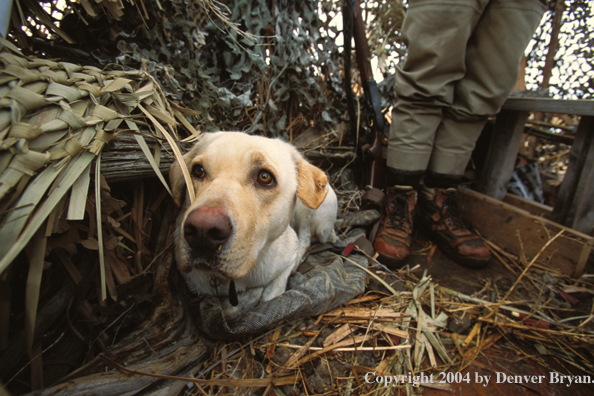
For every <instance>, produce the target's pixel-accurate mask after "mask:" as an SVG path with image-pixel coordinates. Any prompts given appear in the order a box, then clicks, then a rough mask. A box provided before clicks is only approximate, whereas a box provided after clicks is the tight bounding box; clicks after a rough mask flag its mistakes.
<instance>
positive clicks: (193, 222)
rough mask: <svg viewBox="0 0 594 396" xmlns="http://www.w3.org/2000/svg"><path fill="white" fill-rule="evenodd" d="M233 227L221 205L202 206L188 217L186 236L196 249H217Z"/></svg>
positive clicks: (185, 226) (185, 227) (185, 224)
mask: <svg viewBox="0 0 594 396" xmlns="http://www.w3.org/2000/svg"><path fill="white" fill-rule="evenodd" d="M232 230H233V227H232V225H231V220H230V219H229V216H228V215H227V213H226V212H225V211H224V210H223V209H221V208H219V207H200V208H197V209H194V210H193V211H192V212H190V213H189V214H188V216H187V217H186V221H185V223H184V237H185V239H186V241H187V242H188V244H189V245H190V246H191V247H192V248H194V249H201V250H206V251H211V252H212V251H215V250H217V249H219V248H220V247H221V245H223V243H225V241H226V240H227V239H228V238H229V236H230V235H231V231H232Z"/></svg>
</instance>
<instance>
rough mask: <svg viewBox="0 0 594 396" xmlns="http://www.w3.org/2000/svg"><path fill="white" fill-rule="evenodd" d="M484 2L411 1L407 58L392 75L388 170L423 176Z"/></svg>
mask: <svg viewBox="0 0 594 396" xmlns="http://www.w3.org/2000/svg"><path fill="white" fill-rule="evenodd" d="M487 3H488V0H455V1H443V0H410V1H409V8H408V10H407V13H406V17H405V19H404V24H403V26H402V36H403V40H404V43H405V44H406V45H407V47H408V55H407V58H406V61H405V63H404V65H403V66H402V67H398V69H397V71H396V84H395V89H396V96H397V99H396V103H395V105H394V109H393V111H392V125H391V129H390V139H389V143H388V166H389V167H390V168H393V169H396V170H404V171H424V170H425V169H426V168H427V164H428V163H429V160H430V158H431V154H432V152H433V143H434V138H435V133H436V131H437V128H438V127H439V125H440V123H441V121H442V114H443V111H444V109H447V108H448V107H449V106H450V105H451V104H452V103H453V101H454V86H455V84H456V82H457V81H459V80H460V79H462V78H463V77H464V75H465V73H466V65H465V60H466V43H467V42H468V40H469V39H470V37H471V35H472V32H473V31H474V29H475V27H476V25H477V23H478V22H479V19H480V16H481V14H482V11H483V9H484V8H485V7H486V5H487Z"/></svg>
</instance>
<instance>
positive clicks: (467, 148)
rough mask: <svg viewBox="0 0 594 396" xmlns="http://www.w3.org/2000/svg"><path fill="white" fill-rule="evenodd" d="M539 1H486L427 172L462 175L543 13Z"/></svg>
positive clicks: (504, 96)
mask: <svg viewBox="0 0 594 396" xmlns="http://www.w3.org/2000/svg"><path fill="white" fill-rule="evenodd" d="M544 11H545V9H544V5H543V4H542V3H541V2H540V1H539V0H491V1H490V2H489V4H488V5H487V7H486V8H485V10H484V12H483V15H482V16H481V19H480V21H479V23H478V25H477V26H476V28H475V29H474V32H473V33H472V36H471V37H470V40H469V41H468V46H467V48H466V57H465V59H466V61H465V64H466V67H465V69H466V71H465V75H464V78H462V79H460V80H459V81H456V83H455V85H454V87H453V101H452V103H451V106H449V107H447V108H445V109H444V111H443V118H442V121H441V123H440V125H439V127H438V128H437V131H436V134H435V140H434V147H433V150H432V152H431V159H430V161H429V164H428V167H427V169H428V170H429V171H431V172H435V173H440V174H446V175H462V174H463V173H464V169H465V167H466V165H467V164H468V161H469V159H470V156H471V154H472V150H473V149H474V146H475V144H476V141H477V139H478V137H479V136H480V133H481V131H482V129H483V127H484V125H485V123H486V122H487V119H488V117H490V116H493V115H495V114H497V113H498V112H499V110H500V109H501V106H502V105H503V103H504V102H505V100H506V99H507V97H508V96H509V94H510V93H511V91H512V89H513V87H514V85H515V83H516V80H517V78H518V74H519V70H520V60H521V58H522V55H523V54H524V51H525V49H526V47H527V45H528V43H529V42H530V40H531V38H532V35H533V33H534V31H535V30H536V28H537V27H538V25H539V23H540V21H541V19H542V15H543V13H544Z"/></svg>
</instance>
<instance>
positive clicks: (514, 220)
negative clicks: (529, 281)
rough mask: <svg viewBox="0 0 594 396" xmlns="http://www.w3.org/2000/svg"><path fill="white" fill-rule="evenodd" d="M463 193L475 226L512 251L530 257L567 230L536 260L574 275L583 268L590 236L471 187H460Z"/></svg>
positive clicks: (467, 210) (590, 245) (496, 242)
mask: <svg viewBox="0 0 594 396" xmlns="http://www.w3.org/2000/svg"><path fill="white" fill-rule="evenodd" d="M460 197H461V199H462V203H463V205H464V213H465V216H466V218H467V220H468V221H469V223H470V224H471V225H472V227H474V228H475V229H476V230H478V232H480V233H481V235H483V236H484V237H485V238H487V239H489V240H490V241H492V242H494V243H495V244H497V245H498V246H500V247H502V248H503V249H505V250H506V251H508V252H510V253H513V254H515V255H518V256H519V255H520V254H521V253H522V251H523V252H524V254H525V255H526V257H527V259H528V260H531V259H532V258H533V257H534V256H536V255H537V254H538V253H539V252H540V251H541V250H542V249H543V247H544V246H545V244H546V243H547V242H548V241H549V239H550V238H552V237H553V236H554V235H556V234H557V233H558V232H559V231H560V230H564V233H563V234H562V235H561V236H560V237H559V238H557V239H556V240H555V241H553V242H552V243H551V244H550V245H549V246H548V247H547V248H546V249H545V250H544V251H543V252H542V253H541V254H540V257H539V259H538V260H537V262H539V263H541V264H544V265H547V266H549V267H551V268H553V269H555V270H557V271H559V272H561V273H562V274H565V275H568V276H572V277H575V278H577V277H579V276H580V275H581V274H582V273H583V272H584V267H585V265H586V262H587V260H588V256H589V254H590V251H591V250H592V242H593V240H594V238H592V237H591V236H589V235H585V234H582V233H580V232H578V231H575V230H572V229H570V228H567V227H564V226H562V225H560V224H557V223H554V222H552V221H550V220H547V219H545V218H542V217H537V216H534V215H531V214H530V213H528V212H527V211H525V210H522V209H519V208H516V207H515V206H513V205H510V204H507V203H504V202H501V201H499V200H496V199H493V198H491V197H488V196H486V195H483V194H480V193H478V192H476V191H473V190H470V189H468V188H466V189H463V190H461V194H460Z"/></svg>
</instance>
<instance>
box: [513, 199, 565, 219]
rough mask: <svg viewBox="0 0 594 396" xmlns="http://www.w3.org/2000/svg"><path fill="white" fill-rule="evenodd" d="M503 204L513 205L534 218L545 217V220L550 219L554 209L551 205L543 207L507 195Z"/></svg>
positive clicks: (528, 200)
mask: <svg viewBox="0 0 594 396" xmlns="http://www.w3.org/2000/svg"><path fill="white" fill-rule="evenodd" d="M503 202H505V203H508V204H510V205H513V206H515V207H516V208H519V209H523V210H525V211H526V212H528V213H530V214H531V215H533V216H539V217H544V218H545V219H550V218H551V213H552V212H553V208H552V207H550V206H549V205H543V204H541V203H539V202H535V201H533V200H531V199H528V198H523V197H520V196H518V195H514V194H506V195H505V197H504V198H503Z"/></svg>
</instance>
